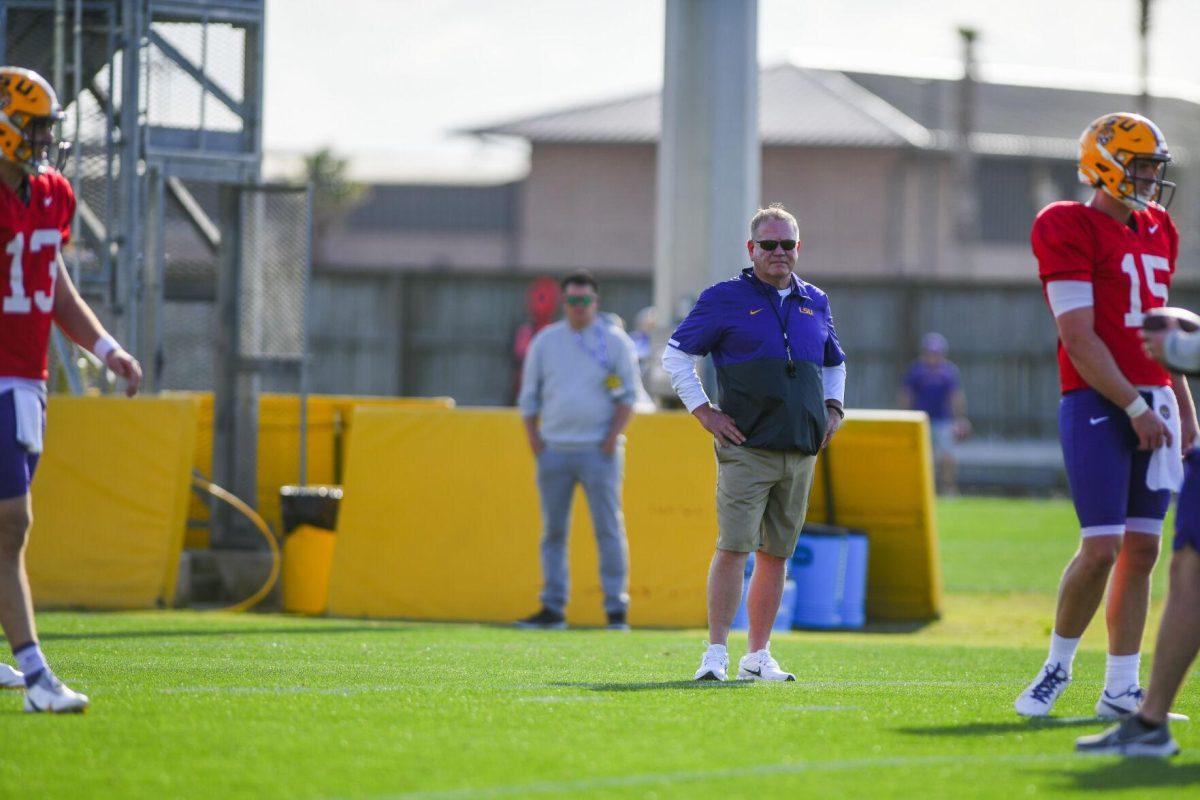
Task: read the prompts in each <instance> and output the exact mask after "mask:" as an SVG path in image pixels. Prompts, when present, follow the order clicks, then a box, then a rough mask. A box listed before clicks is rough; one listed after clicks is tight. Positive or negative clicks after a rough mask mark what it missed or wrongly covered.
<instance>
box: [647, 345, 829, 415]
mask: <svg viewBox="0 0 1200 800" xmlns="http://www.w3.org/2000/svg"><path fill="white" fill-rule="evenodd" d="M702 358H703V356H694V355H692V354H691V353H685V352H683V351H682V350H680V349H679V348H678V347H675V346H674V345H670V344H668V345H667V346H666V348H665V349H664V350H663V355H662V365H663V369H665V370H666V371H667V374H668V375H670V376H671V386H673V387H674V389H675V394H677V395H679V399H680V400H681V401H682V402H683V405H684V407H685V408H686V409H687V410H688V413H691V412H692V411H694V410H695V409H696V408H698V407H699V406H702V405H704V404H705V403H707V402H709V400H708V393H707V392H705V391H704V385H703V384H702V383H701V382H700V376H699V375H698V374H697V373H696V365H697V364H699V363H700V361H701V359H702ZM821 383H822V385H823V386H824V390H825V399H826V400H836V401H837V402H838V403H840V404H844V402H845V397H846V364H845V362H842V363H841V364H838V365H837V366H836V367H822V368H821Z"/></svg>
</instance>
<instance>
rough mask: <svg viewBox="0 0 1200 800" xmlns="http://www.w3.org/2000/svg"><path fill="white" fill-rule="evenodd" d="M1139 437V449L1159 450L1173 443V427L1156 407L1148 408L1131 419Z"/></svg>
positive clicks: (1134, 430)
mask: <svg viewBox="0 0 1200 800" xmlns="http://www.w3.org/2000/svg"><path fill="white" fill-rule="evenodd" d="M1130 422H1131V423H1133V432H1134V433H1136V434H1137V437H1138V450H1157V449H1158V448H1159V447H1161V446H1162V445H1164V444H1170V443H1171V429H1170V428H1168V427H1167V423H1166V422H1164V421H1163V418H1162V417H1160V416H1159V415H1158V413H1157V412H1155V411H1154V409H1152V408H1150V409H1146V410H1145V411H1143V412H1142V413H1141V414H1138V415H1137V416H1136V417H1134V418H1133V419H1131V420H1130Z"/></svg>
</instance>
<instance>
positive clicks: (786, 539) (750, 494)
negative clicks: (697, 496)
mask: <svg viewBox="0 0 1200 800" xmlns="http://www.w3.org/2000/svg"><path fill="white" fill-rule="evenodd" d="M716 451H717V549H719V550H732V551H734V552H738V553H753V552H756V551H758V550H762V551H763V552H765V553H768V554H769V555H773V556H776V557H778V558H791V557H792V551H794V550H795V549H796V539H797V538H798V537H799V536H800V528H801V527H802V526H803V525H804V517H805V515H806V514H807V513H808V493H809V491H810V490H811V489H812V483H813V471H814V470H813V468H814V466H815V465H816V463H817V457H816V456H809V455H805V454H804V453H801V452H800V451H798V450H792V451H783V450H762V449H759V448H757V447H736V446H732V445H730V446H726V447H717V448H716Z"/></svg>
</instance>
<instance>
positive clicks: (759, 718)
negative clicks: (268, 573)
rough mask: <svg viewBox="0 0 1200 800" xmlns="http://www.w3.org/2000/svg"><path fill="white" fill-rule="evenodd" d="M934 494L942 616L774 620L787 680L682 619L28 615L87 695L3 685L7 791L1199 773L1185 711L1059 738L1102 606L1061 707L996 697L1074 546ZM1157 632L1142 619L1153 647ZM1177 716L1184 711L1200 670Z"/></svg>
mask: <svg viewBox="0 0 1200 800" xmlns="http://www.w3.org/2000/svg"><path fill="white" fill-rule="evenodd" d="M939 513H940V521H941V539H942V555H943V558H942V563H943V570H944V575H945V585H946V592H947V596H946V604H945V606H946V608H945V611H946V613H945V617H944V619H943V620H941V621H939V622H937V623H935V624H931V625H928V626H925V627H923V628H921V629H920V630H917V631H915V632H914V631H911V630H906V631H899V630H888V629H881V630H872V631H871V632H866V633H854V634H849V633H821V634H815V633H799V632H797V633H791V634H785V635H780V636H777V637H776V638H775V639H774V643H773V650H774V652H775V654H776V655H777V656H778V658H779V659H780V661H781V662H782V663H783V665H784V666H785V667H786V668H788V669H791V670H792V671H794V672H796V673H797V674H798V676H799V678H800V680H799V682H798V683H796V684H786V685H770V686H768V685H752V684H747V683H739V682H731V683H727V684H692V683H691V682H689V681H688V680H687V679H688V678H690V677H691V674H692V671H693V670H694V669H695V667H696V664H697V663H698V659H699V655H700V652H701V649H702V642H703V639H704V633H703V632H702V631H696V630H692V631H634V632H632V633H628V634H622V633H611V632H606V631H569V632H565V633H564V632H557V633H526V632H518V631H516V630H511V629H506V628H498V627H485V626H474V625H433V624H421V623H400V622H395V623H392V622H361V621H356V620H337V619H330V620H324V619H322V620H306V619H297V618H290V617H283V616H268V615H240V616H233V615H224V614H201V613H191V612H187V613H182V612H181V613H173V612H164V613H122V614H86V613H65V612H63V613H45V614H42V615H41V617H40V619H41V626H42V631H43V640H44V645H45V649H46V650H47V652H48V654H49V656H50V658H51V659H52V662H53V663H54V664H55V666H56V668H57V670H58V671H59V672H60V674H62V675H63V676H64V677H65V678H66V679H67V680H68V682H70V683H71V684H72V685H73V686H75V687H76V688H78V689H80V690H82V691H85V692H88V693H89V694H90V695H91V696H92V699H93V707H92V709H91V710H90V711H89V713H88V714H86V715H83V716H79V717H49V716H44V717H43V716H32V715H24V714H22V713H20V707H21V696H20V693H17V692H13V693H8V694H6V695H4V696H0V731H2V732H3V735H2V736H0V797H2V798H8V797H14V798H15V797H26V798H38V799H40V798H97V797H164V798H166V797H169V798H193V797H194V798H214V797H219V798H240V797H244V798H260V797H288V798H379V799H380V800H382V799H383V798H396V799H397V800H399V799H400V798H469V797H555V798H557V797H589V798H592V797H594V798H635V797H636V798H666V797H682V798H707V797H721V798H735V797H747V798H768V797H770V798H773V797H818V798H825V797H853V798H858V797H867V798H887V797H956V798H957V797H1004V798H1014V797H1017V796H1021V797H1025V796H1041V797H1053V798H1058V797H1070V796H1082V795H1083V794H1084V793H1085V792H1089V791H1091V792H1097V791H1098V792H1101V794H1102V796H1103V797H1105V798H1108V797H1125V796H1129V797H1133V796H1138V797H1146V796H1151V797H1153V796H1162V797H1168V796H1170V797H1179V796H1184V795H1186V794H1187V793H1189V792H1196V791H1197V789H1198V788H1200V733H1198V732H1197V729H1196V725H1189V724H1182V725H1180V724H1177V725H1176V726H1175V736H1176V738H1177V739H1178V740H1179V742H1180V744H1181V745H1182V746H1183V747H1184V753H1183V755H1182V756H1180V757H1178V758H1176V759H1174V760H1173V761H1171V762H1170V763H1163V762H1159V761H1138V762H1121V761H1119V760H1117V759H1107V758H1103V759H1095V758H1091V759H1089V758H1083V757H1079V756H1076V755H1075V754H1074V753H1073V752H1072V749H1071V748H1072V743H1073V738H1074V737H1075V736H1077V735H1080V734H1082V733H1090V732H1093V731H1096V730H1099V729H1100V725H1099V724H1098V723H1097V722H1096V721H1095V720H1093V719H1092V718H1091V716H1090V715H1091V708H1092V705H1093V704H1094V703H1095V700H1096V697H1097V694H1098V692H1099V690H1100V685H1101V679H1102V675H1103V659H1104V655H1103V650H1104V641H1103V631H1102V628H1103V624H1102V620H1101V621H1100V624H1097V625H1094V626H1093V628H1094V629H1093V630H1092V631H1090V632H1089V635H1088V637H1087V638H1086V639H1085V643H1084V650H1083V652H1082V653H1081V655H1080V656H1079V658H1078V660H1077V662H1076V670H1075V679H1076V680H1075V684H1074V685H1073V686H1072V687H1071V689H1070V690H1069V691H1068V692H1067V694H1066V695H1065V696H1064V698H1063V700H1062V701H1060V704H1059V706H1058V707H1057V708H1056V716H1055V717H1054V718H1052V719H1050V720H1048V721H1044V722H1040V723H1038V722H1030V721H1027V720H1022V719H1020V718H1018V717H1017V716H1016V715H1015V714H1014V713H1013V711H1012V705H1011V704H1012V700H1013V698H1014V696H1015V695H1016V693H1017V692H1018V691H1019V690H1020V688H1021V687H1022V686H1023V685H1024V682H1025V681H1026V680H1027V679H1028V678H1029V677H1030V676H1031V675H1032V672H1033V671H1034V670H1036V669H1037V667H1038V666H1039V665H1040V663H1041V659H1042V658H1043V656H1044V654H1045V646H1046V635H1047V631H1048V626H1049V621H1050V617H1051V613H1052V609H1053V593H1054V588H1055V586H1056V583H1057V579H1058V575H1059V572H1060V571H1061V569H1062V566H1063V565H1064V564H1065V562H1066V560H1067V558H1068V557H1069V556H1070V554H1071V552H1072V551H1073V549H1074V547H1075V534H1074V533H1073V529H1074V526H1075V522H1074V516H1073V514H1072V512H1071V510H1070V507H1069V506H1068V505H1067V504H1066V503H1064V502H1061V501H1026V500H1007V499H1005V500H990V499H988V500H984V499H957V500H950V501H944V502H943V503H942V505H941V508H940V512H939ZM1160 572H1161V569H1160ZM1161 582H1162V581H1161V574H1160V579H1159V584H1160V585H1159V587H1158V593H1159V594H1161ZM531 599H532V598H531ZM1156 629H1157V619H1155V620H1153V621H1152V623H1151V628H1150V630H1151V636H1150V637H1148V644H1147V649H1149V647H1150V646H1152V642H1153V638H1152V636H1153V632H1154V631H1155V630H1156ZM743 645H744V638H742V639H735V640H734V641H733V642H731V651H732V652H734V653H735V654H737V653H738V652H739V650H740V648H741V647H742V646H743ZM1143 673H1144V674H1147V673H1146V669H1145V667H1143ZM1179 710H1180V711H1182V712H1184V713H1187V714H1190V715H1191V716H1193V717H1197V718H1200V701H1198V699H1197V697H1196V692H1195V691H1194V688H1193V687H1190V686H1189V687H1185V689H1184V692H1183V696H1182V698H1181V702H1180V704H1179ZM1197 725H1200V722H1198V723H1197Z"/></svg>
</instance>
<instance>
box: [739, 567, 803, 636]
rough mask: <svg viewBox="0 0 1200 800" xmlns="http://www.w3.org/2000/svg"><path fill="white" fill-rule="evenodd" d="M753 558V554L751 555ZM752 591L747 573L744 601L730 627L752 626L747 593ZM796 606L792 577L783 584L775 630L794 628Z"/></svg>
mask: <svg viewBox="0 0 1200 800" xmlns="http://www.w3.org/2000/svg"><path fill="white" fill-rule="evenodd" d="M750 557H751V558H753V557H754V556H753V554H751V556H750ZM749 591H750V577H749V575H747V577H746V581H745V583H743V584H742V602H741V605H739V606H738V610H737V614H735V615H734V617H733V625H731V626H730V627H731V628H732V629H733V630H735V631H744V630H746V629H747V628H749V627H750V617H749V615H748V614H747V613H746V594H747V593H748V592H749ZM795 607H796V582H795V581H794V580H792V579H791V578H788V579H787V581H786V582H785V583H784V584H783V600H782V602H780V604H779V613H778V614H776V615H775V624H773V625H772V626H771V630H773V631H788V630H791V629H792V613H793V609H794V608H795Z"/></svg>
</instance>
